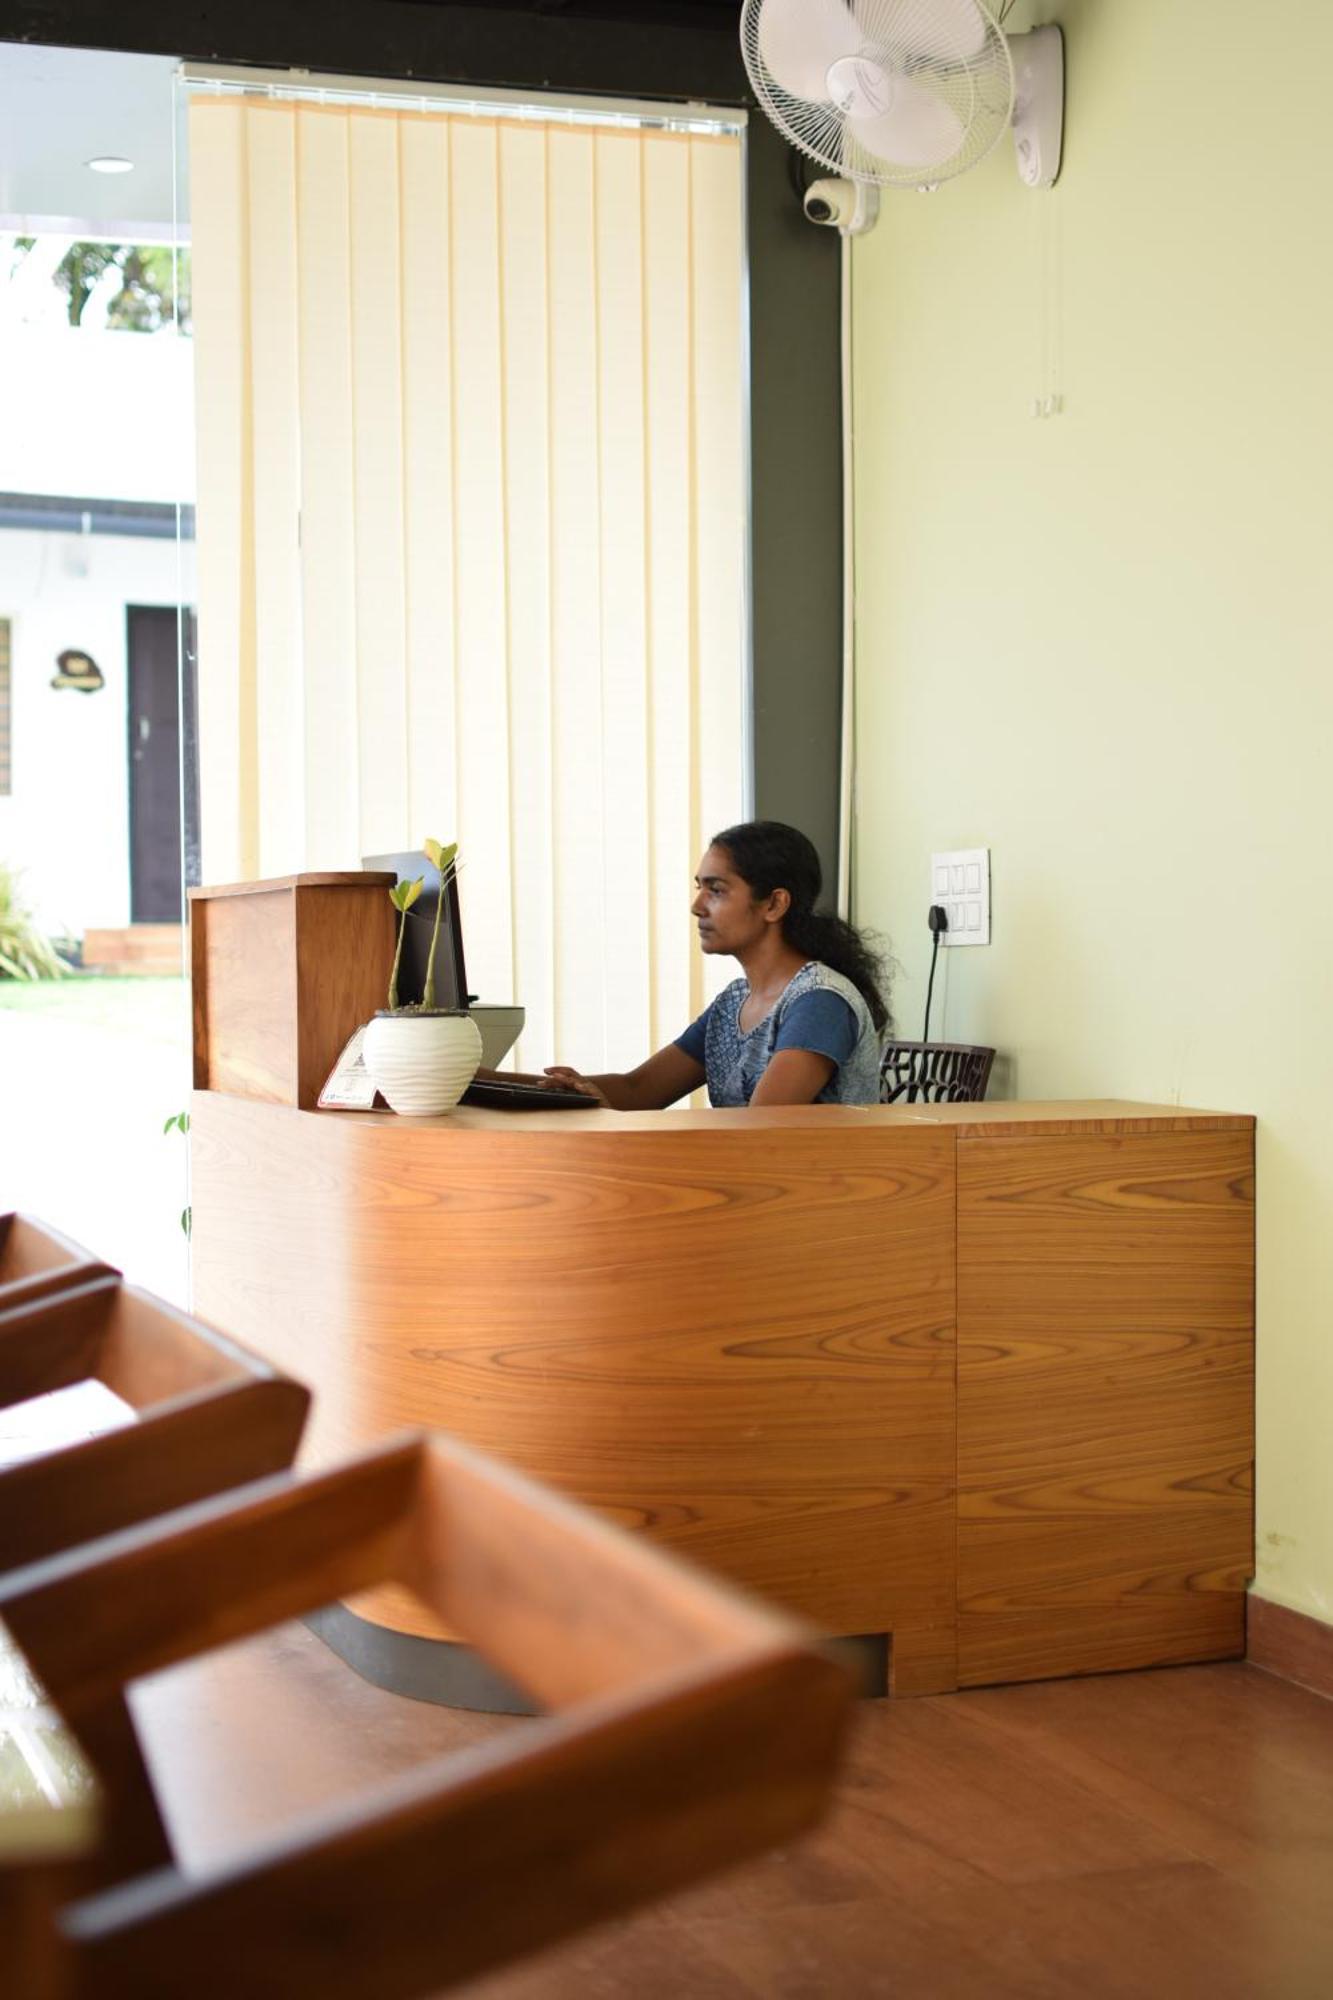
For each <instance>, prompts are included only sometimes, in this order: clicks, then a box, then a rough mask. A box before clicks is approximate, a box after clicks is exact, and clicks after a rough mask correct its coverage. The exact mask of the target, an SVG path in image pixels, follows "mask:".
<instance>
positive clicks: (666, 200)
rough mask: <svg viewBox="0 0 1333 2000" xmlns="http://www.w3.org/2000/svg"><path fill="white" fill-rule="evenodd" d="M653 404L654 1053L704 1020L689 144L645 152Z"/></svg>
mask: <svg viewBox="0 0 1333 2000" xmlns="http://www.w3.org/2000/svg"><path fill="white" fill-rule="evenodd" d="M643 153H644V160H643V214H644V221H643V229H644V238H645V241H646V242H647V243H648V244H649V245H651V254H649V255H648V256H646V257H645V260H644V353H645V363H646V376H647V381H646V392H645V398H644V407H645V416H646V432H647V450H646V455H645V473H644V476H645V486H646V490H647V514H648V538H647V539H648V579H649V580H648V603H649V613H648V704H649V736H648V742H649V766H650V787H649V789H650V793H651V798H652V821H651V831H652V865H651V871H650V876H649V881H650V893H651V896H652V910H653V932H654V936H655V939H656V943H657V950H656V951H655V953H654V955H653V1034H652V1039H653V1042H654V1044H655V1045H656V1044H658V1043H661V1042H663V1041H666V1040H669V1039H670V1038H671V1037H672V1036H673V1035H675V1034H679V1033H680V1027H679V1026H678V1025H677V1024H678V1023H681V1022H686V1021H688V1020H689V1019H690V1017H691V1015H692V1014H694V1013H697V1011H698V1001H699V991H700V989H699V987H698V984H697V980H696V975H695V971H694V967H695V960H696V951H695V947H694V943H693V939H692V937H691V935H690V929H689V926H688V925H687V924H680V923H673V921H672V918H673V916H674V914H675V912H676V911H677V910H678V909H679V908H680V906H681V901H682V898H684V897H686V896H687V895H688V891H689V879H690V876H691V874H692V872H693V869H694V864H695V862H696V861H697V859H698V853H697V848H698V842H699V815H698V813H697V811H696V810H695V806H694V796H693V788H694V779H693V768H692V766H693V759H692V744H693V718H692V714H691V709H692V697H693V674H692V663H691V635H692V631H693V560H692V558H693V541H694V502H693V494H692V490H691V489H692V484H693V474H694V452H693V436H692V426H691V402H692V399H691V387H690V383H691V370H692V366H693V356H692V354H691V350H690V326H691V312H690V244H689V215H690V208H689V164H690V155H689V147H688V145H687V144H686V143H684V142H675V141H673V142H672V143H669V144H667V143H664V144H661V145H652V144H648V143H647V142H645V143H644V148H643Z"/></svg>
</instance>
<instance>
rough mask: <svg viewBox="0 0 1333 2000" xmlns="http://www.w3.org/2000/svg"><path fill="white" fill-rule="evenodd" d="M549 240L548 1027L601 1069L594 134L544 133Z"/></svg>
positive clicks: (579, 1060)
mask: <svg viewBox="0 0 1333 2000" xmlns="http://www.w3.org/2000/svg"><path fill="white" fill-rule="evenodd" d="M546 144H547V176H548V178H547V228H548V231H549V234H550V260H549V265H548V269H549V274H550V298H551V314H550V334H549V364H548V365H549V370H550V373H549V383H550V389H549V394H550V431H549V436H550V455H551V516H550V519H551V681H552V689H553V692H552V717H551V746H552V754H553V760H554V781H553V811H554V819H555V823H556V825H557V826H558V827H559V829H560V843H559V846H558V848H557V850H556V855H555V864H556V885H555V980H556V1011H555V1032H556V1039H557V1042H558V1045H559V1046H560V1048H561V1049H562V1050H563V1051H567V1052H568V1054H569V1059H570V1060H571V1061H572V1062H574V1063H575V1064H576V1066H578V1067H579V1068H583V1069H589V1070H598V1069H601V1068H602V1067H603V1066H604V1056H605V1049H606V989H605V981H604V978H603V966H604V963H605V954H606V947H607V936H606V930H607V922H608V920H610V921H611V922H614V921H615V914H614V913H613V912H610V911H608V910H607V906H606V898H605V892H604V888H603V873H602V871H603V853H604V823H603V811H602V772H603V769H604V761H603V760H604V755H605V745H604V742H603V734H602V620H601V526H600V523H601V504H602V500H601V494H600V492H599V488H598V427H599V412H598V394H597V390H598V381H597V377H598V365H599V356H598V350H597V298H596V289H595V287H596V255H595V249H596V238H595V217H594V209H593V138H592V134H591V133H589V132H587V131H582V130H579V129H577V128H573V127H567V128H565V129H554V128H553V129H552V130H551V131H550V132H548V134H547V140H546Z"/></svg>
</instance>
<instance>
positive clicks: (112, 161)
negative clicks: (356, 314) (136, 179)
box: [84, 153, 134, 174]
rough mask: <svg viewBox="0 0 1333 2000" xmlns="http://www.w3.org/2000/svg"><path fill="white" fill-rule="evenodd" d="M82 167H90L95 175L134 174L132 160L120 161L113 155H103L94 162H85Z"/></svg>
mask: <svg viewBox="0 0 1333 2000" xmlns="http://www.w3.org/2000/svg"><path fill="white" fill-rule="evenodd" d="M84 165H85V166H89V167H91V168H92V170H93V172H94V173H95V174H132V173H133V172H134V162H133V160H122V159H121V158H120V157H119V155H118V154H115V153H103V154H102V155H101V156H100V157H99V158H98V159H96V160H86V161H85V162H84Z"/></svg>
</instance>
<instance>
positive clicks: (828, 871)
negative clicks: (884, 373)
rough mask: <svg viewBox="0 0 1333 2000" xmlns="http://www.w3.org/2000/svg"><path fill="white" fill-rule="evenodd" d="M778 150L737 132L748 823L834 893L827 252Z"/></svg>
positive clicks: (834, 626) (833, 350)
mask: <svg viewBox="0 0 1333 2000" xmlns="http://www.w3.org/2000/svg"><path fill="white" fill-rule="evenodd" d="M787 162H788V152H787V147H786V145H785V144H784V142H783V140H782V139H781V137H780V136H779V134H778V133H777V132H776V131H775V130H774V129H773V127H772V126H771V125H770V124H769V123H768V121H767V119H766V118H765V117H764V116H763V115H762V113H761V112H758V111H755V112H753V113H752V114H751V118H750V127H749V196H750V201H749V213H750V324H751V337H752V341H753V347H752V352H751V362H750V370H751V395H750V410H751V415H750V422H751V468H752V471H751V477H752V480H753V507H754V606H753V619H754V765H755V771H754V778H755V814H756V817H758V818H760V819H783V820H787V821H789V822H790V823H791V824H792V825H795V826H799V827H801V828H802V829H803V830H804V831H805V832H806V833H808V834H809V836H810V838H811V840H813V841H814V843H815V846H816V847H817V848H818V849H819V856H820V860H821V861H822V862H823V864H824V882H825V887H826V893H827V896H828V900H829V902H830V903H832V900H833V895H834V891H835V887H836V883H837V862H838V781H839V766H840V754H841V720H842V685H841V683H842V428H841V398H840V385H839V338H838V334H839V324H838V293H839V240H838V235H837V231H836V230H832V229H817V228H816V227H815V226H814V224H813V223H809V222H807V221H806V219H805V217H804V216H803V215H802V213H801V210H800V206H799V203H798V201H797V197H796V195H795V193H794V192H793V190H792V187H791V183H790V180H789V178H788V166H787Z"/></svg>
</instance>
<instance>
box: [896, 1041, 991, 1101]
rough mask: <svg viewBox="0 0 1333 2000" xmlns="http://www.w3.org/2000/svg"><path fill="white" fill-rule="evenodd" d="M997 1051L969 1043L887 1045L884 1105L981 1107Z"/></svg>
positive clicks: (897, 1043) (902, 1043) (904, 1043)
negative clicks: (959, 1105)
mask: <svg viewBox="0 0 1333 2000" xmlns="http://www.w3.org/2000/svg"><path fill="white" fill-rule="evenodd" d="M994 1061H995V1051H994V1049H987V1048H981V1047H978V1046H974V1045H973V1044H971V1043H968V1042H886V1043H885V1044H884V1049H883V1053H882V1055H881V1056H880V1064H879V1101H880V1103H881V1104H899V1103H907V1104H980V1102H981V1100H982V1099H983V1098H984V1097H985V1095H986V1086H987V1084H988V1083H989V1082H990V1072H991V1064H992V1063H993V1062H994Z"/></svg>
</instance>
